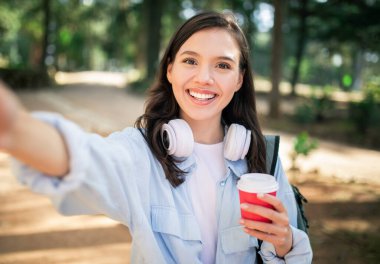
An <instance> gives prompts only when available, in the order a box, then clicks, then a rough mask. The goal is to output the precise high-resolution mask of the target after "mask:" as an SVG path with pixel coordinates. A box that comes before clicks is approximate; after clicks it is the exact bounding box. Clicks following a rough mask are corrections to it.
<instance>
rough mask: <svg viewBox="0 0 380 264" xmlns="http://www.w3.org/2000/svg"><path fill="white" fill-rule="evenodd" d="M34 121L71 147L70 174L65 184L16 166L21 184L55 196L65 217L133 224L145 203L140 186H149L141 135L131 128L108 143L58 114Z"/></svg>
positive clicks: (43, 115) (38, 114) (39, 116)
mask: <svg viewBox="0 0 380 264" xmlns="http://www.w3.org/2000/svg"><path fill="white" fill-rule="evenodd" d="M33 116H34V117H35V118H37V119H39V120H41V121H43V122H46V123H48V124H50V125H52V126H53V127H55V128H56V129H57V131H59V133H61V135H62V136H63V138H64V140H65V143H66V145H67V147H68V152H69V157H70V171H69V173H68V174H67V175H64V176H63V177H60V178H57V177H50V176H48V175H44V174H43V173H41V172H39V171H36V170H34V169H33V168H31V167H28V166H26V165H25V164H22V163H20V162H19V161H16V160H13V163H14V168H15V172H16V177H17V178H18V179H19V181H20V182H21V183H23V184H25V185H27V186H28V187H29V188H30V189H32V191H34V192H37V193H41V194H44V195H47V196H49V197H50V198H51V200H52V202H53V205H54V206H55V207H56V208H57V210H58V211H59V212H60V213H62V214H64V215H77V214H104V215H107V216H109V217H111V218H113V219H115V220H118V221H123V222H126V223H129V222H130V217H131V213H130V212H131V207H132V206H134V207H136V206H137V205H138V204H139V202H140V200H141V199H142V198H141V195H142V194H141V193H140V192H139V185H144V184H147V183H145V182H144V177H142V176H143V175H149V171H148V170H149V162H147V160H148V161H149V158H146V159H145V158H144V145H145V144H144V142H142V141H141V139H140V138H142V137H141V136H140V135H137V134H139V131H137V130H136V129H133V128H129V129H126V130H124V131H122V132H116V133H113V134H111V135H110V136H108V137H107V138H104V137H101V136H99V135H97V134H91V133H86V132H84V131H83V130H82V129H81V128H80V127H78V126H77V125H75V124H74V123H72V122H70V121H68V120H66V119H64V118H63V117H62V116H60V115H58V114H52V113H46V112H35V113H33ZM37 151H38V150H37ZM135 157H139V160H137V158H135ZM142 164H144V166H141V165H142ZM136 167H139V171H138V172H137V170H136ZM137 175H139V176H141V177H137ZM143 195H144V194H143Z"/></svg>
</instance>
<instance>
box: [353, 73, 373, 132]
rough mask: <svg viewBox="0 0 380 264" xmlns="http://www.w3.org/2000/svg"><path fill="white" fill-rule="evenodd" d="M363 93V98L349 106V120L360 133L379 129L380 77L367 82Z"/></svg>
mask: <svg viewBox="0 0 380 264" xmlns="http://www.w3.org/2000/svg"><path fill="white" fill-rule="evenodd" d="M364 94H365V95H364V98H363V100H361V101H359V102H351V103H350V106H349V120H350V121H351V122H352V123H353V124H354V125H355V128H356V131H357V132H359V133H360V134H362V135H366V134H367V133H368V132H369V131H370V130H378V129H380V77H375V78H373V80H372V81H371V82H369V83H368V84H367V87H366V88H365V90H364Z"/></svg>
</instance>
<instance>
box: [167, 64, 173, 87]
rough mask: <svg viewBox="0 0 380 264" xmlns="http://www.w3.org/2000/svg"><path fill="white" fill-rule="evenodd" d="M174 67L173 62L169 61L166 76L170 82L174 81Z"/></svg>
mask: <svg viewBox="0 0 380 264" xmlns="http://www.w3.org/2000/svg"><path fill="white" fill-rule="evenodd" d="M172 68H173V63H169V64H168V67H167V68H166V78H167V79H168V81H169V83H172Z"/></svg>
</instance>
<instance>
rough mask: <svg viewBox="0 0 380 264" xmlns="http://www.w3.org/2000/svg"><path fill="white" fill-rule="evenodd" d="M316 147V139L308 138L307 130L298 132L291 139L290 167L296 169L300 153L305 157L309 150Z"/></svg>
mask: <svg viewBox="0 0 380 264" xmlns="http://www.w3.org/2000/svg"><path fill="white" fill-rule="evenodd" d="M317 147H318V141H317V140H316V139H313V138H310V137H309V134H308V133H307V132H305V131H304V132H301V133H299V134H298V135H297V136H296V137H295V139H294V141H293V150H292V152H291V154H290V156H291V160H292V169H293V170H294V169H297V168H298V166H297V164H296V162H297V158H298V157H299V156H300V155H303V156H305V157H307V156H308V155H309V154H310V152H311V151H312V150H314V149H316V148H317Z"/></svg>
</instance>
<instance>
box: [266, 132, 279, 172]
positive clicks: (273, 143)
mask: <svg viewBox="0 0 380 264" xmlns="http://www.w3.org/2000/svg"><path fill="white" fill-rule="evenodd" d="M264 138H265V145H266V167H267V173H269V174H270V175H274V172H275V169H276V164H277V159H278V149H279V146H280V136H275V135H269V136H265V137H264Z"/></svg>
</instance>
